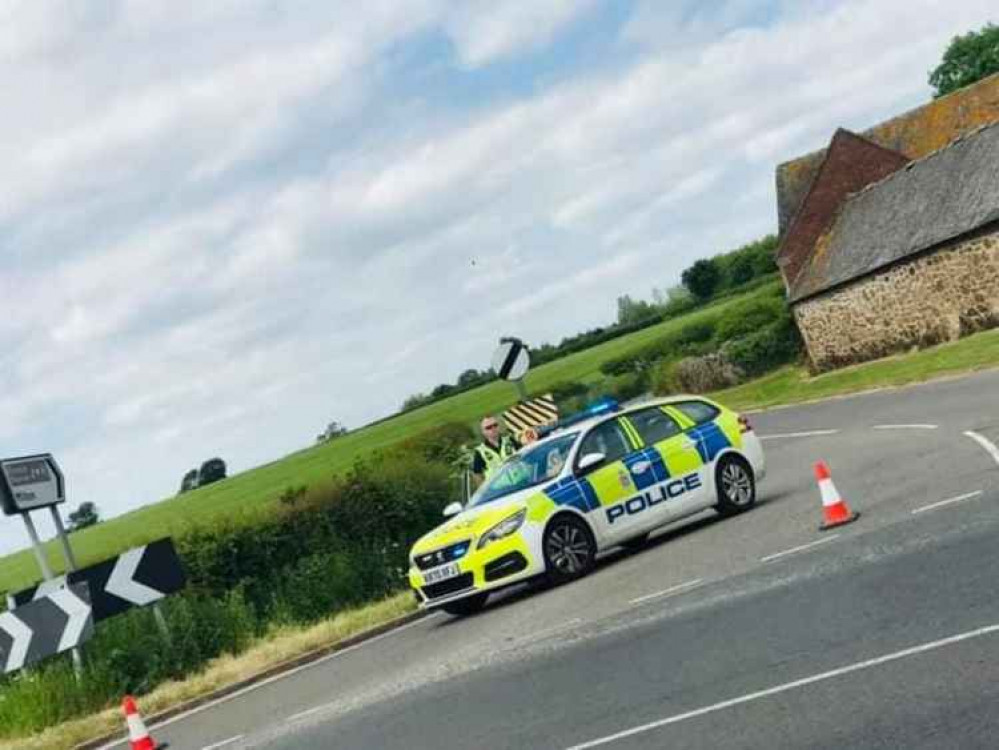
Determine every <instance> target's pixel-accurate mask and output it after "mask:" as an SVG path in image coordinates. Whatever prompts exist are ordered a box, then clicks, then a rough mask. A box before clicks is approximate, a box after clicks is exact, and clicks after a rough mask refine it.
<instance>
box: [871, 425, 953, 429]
mask: <svg viewBox="0 0 999 750" xmlns="http://www.w3.org/2000/svg"><path fill="white" fill-rule="evenodd" d="M874 429H875V430H935V429H937V425H935V424H876V425H874Z"/></svg>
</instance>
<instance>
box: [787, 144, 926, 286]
mask: <svg viewBox="0 0 999 750" xmlns="http://www.w3.org/2000/svg"><path fill="white" fill-rule="evenodd" d="M908 162H909V158H908V157H907V156H905V155H903V154H900V153H898V152H896V151H890V150H888V149H886V148H883V147H882V146H879V145H877V144H876V143H872V142H871V141H869V140H867V139H866V138H862V137H860V136H859V135H857V134H856V133H851V132H850V131H849V130H844V129H843V128H840V129H839V130H837V131H836V133H835V135H833V137H832V141H830V143H829V148H827V149H826V155H825V159H824V160H823V162H822V166H821V167H820V168H819V171H818V174H816V176H815V180H814V181H813V182H812V186H811V188H810V189H809V191H808V195H806V196H805V200H804V201H802V204H801V208H799V209H798V213H797V214H795V217H794V221H792V222H791V225H790V226H789V227H788V230H787V232H785V234H784V236H783V237H782V238H781V243H780V249H779V250H778V251H777V265H778V266H780V268H781V272H782V273H783V274H784V278H785V279H786V280H787V282H788V284H793V283H794V279H795V278H796V277H797V275H798V273H799V272H800V271H801V269H802V268H803V267H804V266H805V265H806V264H807V263H808V258H809V257H810V256H811V253H812V249H813V248H814V247H815V242H816V240H818V238H819V237H820V236H821V235H822V234H823V233H824V232H825V231H826V230H828V229H829V227H830V226H831V225H832V222H833V220H834V219H835V218H836V212H837V210H838V209H839V207H840V205H841V204H842V203H843V201H844V199H846V197H847V196H848V195H850V194H851V193H856V192H858V191H859V190H861V189H862V188H865V187H867V186H868V185H870V184H871V183H874V182H877V181H878V180H883V179H884V178H885V177H887V176H888V175H890V174H891V173H892V172H895V171H897V170H899V169H901V168H902V167H904V166H905V165H906V164H907V163H908Z"/></svg>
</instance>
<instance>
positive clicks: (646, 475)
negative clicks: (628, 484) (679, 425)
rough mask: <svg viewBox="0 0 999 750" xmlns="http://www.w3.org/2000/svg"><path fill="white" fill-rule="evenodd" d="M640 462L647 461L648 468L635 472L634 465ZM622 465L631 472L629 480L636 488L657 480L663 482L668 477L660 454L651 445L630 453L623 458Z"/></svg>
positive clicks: (651, 483) (639, 488) (641, 488)
mask: <svg viewBox="0 0 999 750" xmlns="http://www.w3.org/2000/svg"><path fill="white" fill-rule="evenodd" d="M641 463H648V464H649V468H647V469H646V470H645V471H643V472H636V471H635V467H636V466H637V465H638V464H641ZM624 465H625V466H627V467H628V472H629V473H630V474H631V481H632V482H633V483H634V484H635V488H636V489H638V490H644V489H647V488H648V487H651V486H652V485H654V484H658V483H659V482H665V481H666V480H667V479H669V477H670V473H669V469H668V468H666V463H665V462H664V461H663V457H662V454H660V453H659V451H658V450H656V449H655V448H653V447H649V448H646V449H645V450H642V451H638V452H637V453H631V454H629V455H628V456H626V457H625V459H624Z"/></svg>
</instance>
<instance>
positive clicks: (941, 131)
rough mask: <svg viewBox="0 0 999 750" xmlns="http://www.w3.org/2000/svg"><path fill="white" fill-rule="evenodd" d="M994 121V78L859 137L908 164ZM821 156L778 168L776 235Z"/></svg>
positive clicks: (997, 106)
mask: <svg viewBox="0 0 999 750" xmlns="http://www.w3.org/2000/svg"><path fill="white" fill-rule="evenodd" d="M996 119H999V73H996V74H995V75H992V76H990V77H988V78H984V79H982V80H981V81H979V82H978V83H975V84H972V85H971V86H967V87H965V88H963V89H959V90H958V91H955V92H953V93H950V94H948V95H947V96H942V97H940V98H939V99H934V100H933V101H931V102H927V103H926V104H924V105H923V106H921V107H918V108H916V109H914V110H911V111H909V112H905V113H903V114H901V115H898V116H897V117H893V118H891V119H890V120H886V121H885V122H882V123H880V124H878V125H875V126H874V127H873V128H870V129H869V130H865V131H863V132H862V133H860V135H862V136H863V137H864V138H867V139H868V140H871V141H873V142H874V143H877V144H878V145H880V146H884V147H885V148H887V149H890V150H892V151H897V152H899V153H902V154H905V155H906V156H908V157H909V158H910V159H921V158H923V157H925V156H928V155H929V154H931V153H933V152H934V151H937V150H939V149H941V148H943V147H945V146H946V145H947V144H948V143H950V142H951V141H952V140H954V139H955V138H957V137H959V136H961V135H965V134H967V133H970V132H972V131H973V130H975V129H977V128H979V127H981V126H982V125H985V124H987V123H990V122H994V121H995V120H996ZM824 156H825V152H824V150H823V151H816V152H813V153H810V154H805V155H802V156H800V157H798V158H796V159H792V160H791V161H788V162H785V163H783V164H781V165H779V166H778V167H777V170H776V181H777V218H778V227H779V231H780V234H781V235H783V234H784V232H785V231H786V230H787V229H788V227H789V225H790V223H791V220H792V219H793V218H794V215H795V213H797V211H798V209H799V207H800V206H801V203H802V201H803V200H804V197H805V195H806V194H807V193H808V189H809V186H810V185H811V184H812V181H813V180H814V179H815V175H816V173H817V172H818V170H819V166H820V165H821V163H822V159H823V158H824Z"/></svg>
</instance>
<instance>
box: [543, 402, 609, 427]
mask: <svg viewBox="0 0 999 750" xmlns="http://www.w3.org/2000/svg"><path fill="white" fill-rule="evenodd" d="M616 411H621V405H620V404H619V403H618V402H617V401H616V400H615V399H613V398H611V397H610V396H605V397H604V398H601V399H598V400H596V401H594V402H593V403H591V404H589V405H588V406H587V407H586V408H585V409H583V410H582V411H580V412H576V413H575V414H570V415H568V416H565V417H562V419H560V420H559V421H558V423H557V424H556V425H555V426H554V427H551V428H549V429H548V430H545V432H544V433H543V434H542V437H543V436H544V435H546V434H548V433H550V432H552V431H554V430H560V429H562V428H565V427H571V426H572V425H574V424H578V423H579V422H584V421H586V420H587V419H592V418H593V417H599V416H600V415H601V414H612V413H613V412H616Z"/></svg>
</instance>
